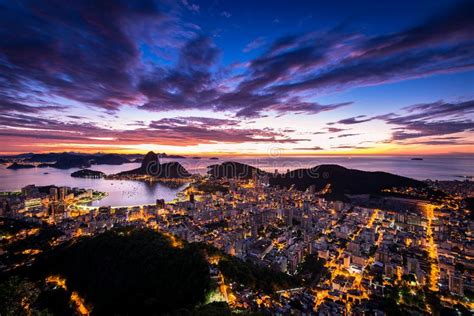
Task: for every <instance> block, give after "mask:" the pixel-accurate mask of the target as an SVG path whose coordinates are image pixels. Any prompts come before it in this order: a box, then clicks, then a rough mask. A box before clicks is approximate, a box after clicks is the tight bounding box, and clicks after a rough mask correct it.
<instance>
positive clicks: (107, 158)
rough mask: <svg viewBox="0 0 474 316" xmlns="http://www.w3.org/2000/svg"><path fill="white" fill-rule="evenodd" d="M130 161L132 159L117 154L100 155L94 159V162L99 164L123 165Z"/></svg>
mask: <svg viewBox="0 0 474 316" xmlns="http://www.w3.org/2000/svg"><path fill="white" fill-rule="evenodd" d="M129 162H130V160H128V159H127V158H125V157H123V156H121V155H117V154H105V155H99V156H97V157H95V158H94V160H93V163H95V164H98V165H121V164H124V163H129Z"/></svg>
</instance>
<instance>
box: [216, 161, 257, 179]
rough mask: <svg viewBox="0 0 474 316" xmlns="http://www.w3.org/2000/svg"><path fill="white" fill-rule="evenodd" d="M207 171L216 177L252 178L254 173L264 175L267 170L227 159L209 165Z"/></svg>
mask: <svg viewBox="0 0 474 316" xmlns="http://www.w3.org/2000/svg"><path fill="white" fill-rule="evenodd" d="M208 169H209V170H208V171H207V173H208V174H209V175H210V176H212V177H214V178H216V179H220V178H229V179H230V178H238V179H251V178H252V175H253V174H254V173H257V174H259V175H263V174H265V173H266V172H265V171H262V170H260V169H258V168H255V167H252V166H250V165H246V164H243V163H239V162H235V161H226V162H223V163H221V164H216V165H210V166H208Z"/></svg>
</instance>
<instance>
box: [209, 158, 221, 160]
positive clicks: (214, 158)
mask: <svg viewBox="0 0 474 316" xmlns="http://www.w3.org/2000/svg"><path fill="white" fill-rule="evenodd" d="M209 160H219V158H217V157H211V158H209Z"/></svg>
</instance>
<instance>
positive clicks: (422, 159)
mask: <svg viewBox="0 0 474 316" xmlns="http://www.w3.org/2000/svg"><path fill="white" fill-rule="evenodd" d="M411 160H423V158H411Z"/></svg>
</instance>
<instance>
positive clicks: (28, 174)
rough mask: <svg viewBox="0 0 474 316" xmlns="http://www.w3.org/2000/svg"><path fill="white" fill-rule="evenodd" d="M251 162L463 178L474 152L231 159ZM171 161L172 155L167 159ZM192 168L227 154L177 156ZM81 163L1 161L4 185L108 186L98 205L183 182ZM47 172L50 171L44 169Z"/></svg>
mask: <svg viewBox="0 0 474 316" xmlns="http://www.w3.org/2000/svg"><path fill="white" fill-rule="evenodd" d="M233 160H235V161H238V162H242V163H248V164H250V165H253V166H256V167H259V168H261V169H264V170H267V171H273V170H275V169H278V170H279V171H280V172H284V171H286V170H287V169H296V168H308V167H313V166H316V165H319V164H338V165H341V166H344V167H347V168H353V169H360V170H366V171H386V172H390V173H394V174H398V175H402V176H407V177H411V178H415V179H419V180H425V179H433V180H435V179H436V180H456V179H457V180H461V179H462V178H460V176H474V157H424V158H423V160H422V161H415V160H410V158H409V157H380V156H379V157H353V158H347V157H298V158H283V157H279V158H247V159H233ZM164 161H169V160H164ZM178 161H179V162H180V163H181V164H182V165H183V166H184V167H185V168H186V169H187V170H188V171H189V172H191V173H201V174H204V173H205V172H206V167H207V166H208V165H210V164H216V163H220V162H223V161H226V159H219V160H209V159H180V160H178ZM138 166H139V164H134V163H130V164H124V165H120V166H110V165H98V166H93V167H92V168H91V169H93V170H99V171H102V172H105V173H106V174H113V173H118V172H121V171H125V170H130V169H134V168H137V167H138ZM76 170H77V169H68V170H60V169H54V168H35V169H21V170H8V169H6V166H5V165H0V191H8V190H18V189H20V188H22V187H24V186H26V185H28V184H36V185H39V186H40V185H50V184H54V185H60V186H69V187H80V188H89V189H94V190H97V191H102V192H108V193H109V195H108V196H107V197H106V198H104V199H102V200H101V201H98V202H95V203H94V205H97V206H99V205H112V206H127V205H139V204H147V203H155V201H156V199H158V198H160V199H161V198H162V199H165V200H166V201H170V200H173V199H174V198H175V197H176V193H177V192H179V191H180V190H182V189H183V188H184V187H185V186H184V185H183V186H182V187H180V188H169V187H166V186H164V185H162V184H160V183H154V184H149V183H144V182H139V181H118V180H105V179H82V178H73V177H71V176H70V174H71V173H72V172H74V171H76ZM45 172H47V173H48V174H44V173H45Z"/></svg>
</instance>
